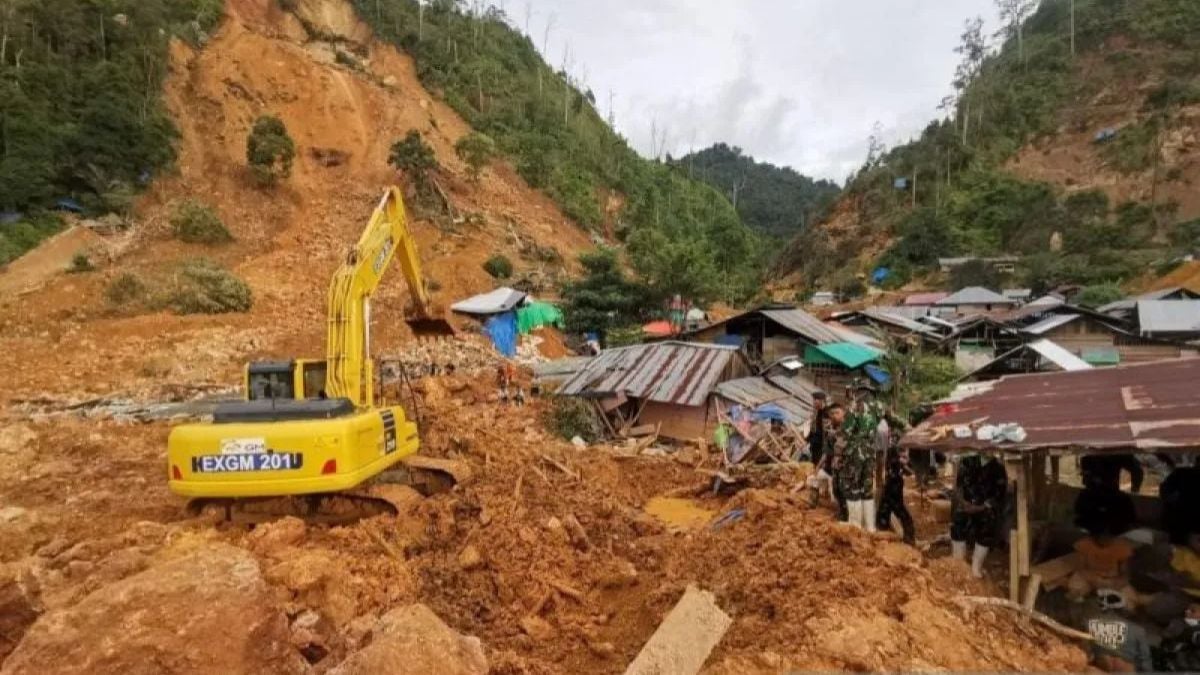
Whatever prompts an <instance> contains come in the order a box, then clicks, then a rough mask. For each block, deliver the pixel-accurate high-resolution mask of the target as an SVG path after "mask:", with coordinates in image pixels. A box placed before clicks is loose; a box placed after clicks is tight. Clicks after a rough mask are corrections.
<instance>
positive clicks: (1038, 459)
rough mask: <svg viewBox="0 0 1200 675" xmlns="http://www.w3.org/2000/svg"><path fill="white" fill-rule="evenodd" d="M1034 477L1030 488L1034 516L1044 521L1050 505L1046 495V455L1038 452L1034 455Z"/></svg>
mask: <svg viewBox="0 0 1200 675" xmlns="http://www.w3.org/2000/svg"><path fill="white" fill-rule="evenodd" d="M1032 460H1033V476H1032V479H1033V481H1032V484H1031V485H1030V487H1029V491H1030V497H1032V503H1033V514H1034V517H1035V518H1039V519H1043V518H1045V517H1046V515H1047V512H1048V509H1047V506H1048V504H1049V500H1048V499H1047V494H1046V453H1045V452H1042V451H1038V452H1035V453H1033V457H1032Z"/></svg>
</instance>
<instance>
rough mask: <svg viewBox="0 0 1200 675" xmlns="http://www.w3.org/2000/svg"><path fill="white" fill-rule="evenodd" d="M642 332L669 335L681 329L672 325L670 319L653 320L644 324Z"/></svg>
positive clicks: (660, 335) (659, 335) (658, 335)
mask: <svg viewBox="0 0 1200 675" xmlns="http://www.w3.org/2000/svg"><path fill="white" fill-rule="evenodd" d="M642 332H643V333H645V334H646V335H654V336H656V337H665V336H667V335H674V334H675V333H677V332H679V331H678V329H676V327H675V326H673V325H671V322H670V321H651V322H650V323H648V324H646V325H645V326H642Z"/></svg>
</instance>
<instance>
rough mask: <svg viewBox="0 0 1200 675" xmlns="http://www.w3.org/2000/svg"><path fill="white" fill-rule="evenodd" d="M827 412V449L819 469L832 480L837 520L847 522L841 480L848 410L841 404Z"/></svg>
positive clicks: (844, 495) (825, 440)
mask: <svg viewBox="0 0 1200 675" xmlns="http://www.w3.org/2000/svg"><path fill="white" fill-rule="evenodd" d="M825 411H826V412H825V432H824V436H823V437H822V438H823V442H824V444H825V449H824V451H823V452H822V453H821V461H820V463H819V464H818V465H817V468H818V469H819V470H823V471H825V472H827V473H828V474H829V475H830V477H831V478H832V482H833V490H832V491H833V498H834V500H835V501H836V502H837V519H838V520H839V521H841V522H846V519H847V518H848V517H849V516H848V512H847V505H846V493H845V492H844V491H843V490H842V478H841V468H842V459H843V455H844V454H845V451H846V430H845V425H846V409H845V408H844V407H843V406H842V405H841V404H839V403H834V404H833V405H831V406H829V407H827V408H826V409H825Z"/></svg>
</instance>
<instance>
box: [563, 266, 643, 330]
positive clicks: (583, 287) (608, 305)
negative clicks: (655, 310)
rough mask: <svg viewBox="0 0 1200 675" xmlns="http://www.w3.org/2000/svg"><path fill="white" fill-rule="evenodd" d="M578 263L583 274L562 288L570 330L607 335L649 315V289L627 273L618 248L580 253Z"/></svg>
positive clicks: (565, 316)
mask: <svg viewBox="0 0 1200 675" xmlns="http://www.w3.org/2000/svg"><path fill="white" fill-rule="evenodd" d="M579 263H580V264H581V265H582V266H583V270H584V275H583V277H582V278H581V279H579V280H578V281H570V282H567V283H566V284H564V285H563V287H562V300H563V315H564V318H565V321H566V324H567V330H570V331H572V332H575V333H584V332H589V331H595V332H598V333H601V334H604V333H607V332H608V331H611V330H613V329H615V328H621V327H626V326H630V325H633V324H637V323H639V322H641V321H642V320H643V319H645V318H647V317H648V316H649V313H648V309H649V308H650V307H652V306H653V303H652V302H651V293H650V290H649V289H648V288H646V287H645V286H644V285H642V284H639V283H637V282H635V281H631V280H630V279H628V278H627V277H626V276H625V273H624V272H623V271H622V270H621V264H620V261H618V259H617V254H616V252H615V251H613V250H612V249H609V248H599V249H595V250H593V251H589V252H586V253H581V254H579Z"/></svg>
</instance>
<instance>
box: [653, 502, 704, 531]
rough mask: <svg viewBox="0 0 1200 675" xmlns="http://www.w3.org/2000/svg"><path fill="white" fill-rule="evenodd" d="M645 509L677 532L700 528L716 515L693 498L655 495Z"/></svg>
mask: <svg viewBox="0 0 1200 675" xmlns="http://www.w3.org/2000/svg"><path fill="white" fill-rule="evenodd" d="M643 510H644V511H645V512H646V513H648V514H650V515H652V516H654V517H655V518H657V519H658V520H659V521H661V522H662V523H663V524H664V525H666V526H667V529H670V530H672V531H675V532H682V531H688V530H698V529H700V528H702V527H704V526H705V525H707V524H708V523H709V522H710V521H711V520H712V519H713V516H715V515H716V511H710V510H708V509H706V508H704V507H702V506H700V505H699V504H697V503H696V502H695V501H693V500H691V499H680V498H677V497H654V498H653V499H651V500H650V501H648V502H646V506H645V507H644V509H643Z"/></svg>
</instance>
